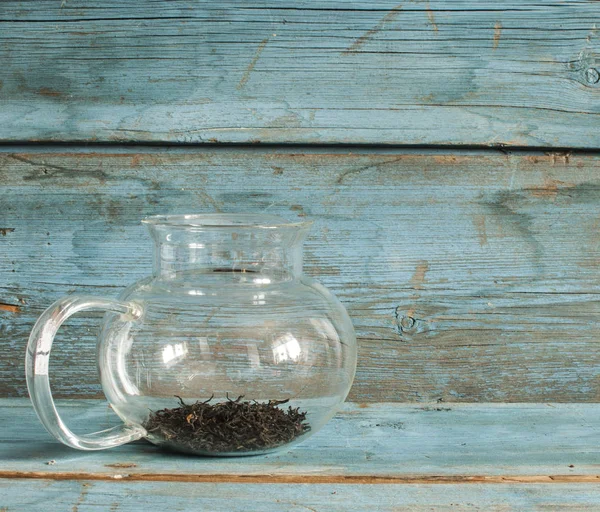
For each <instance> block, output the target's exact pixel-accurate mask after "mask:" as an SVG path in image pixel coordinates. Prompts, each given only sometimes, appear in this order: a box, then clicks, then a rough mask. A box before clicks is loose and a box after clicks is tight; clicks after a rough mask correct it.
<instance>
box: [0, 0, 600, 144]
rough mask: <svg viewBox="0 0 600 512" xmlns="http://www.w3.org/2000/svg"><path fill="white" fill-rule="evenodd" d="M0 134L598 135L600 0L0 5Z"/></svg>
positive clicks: (470, 139)
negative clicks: (0, 106)
mask: <svg viewBox="0 0 600 512" xmlns="http://www.w3.org/2000/svg"><path fill="white" fill-rule="evenodd" d="M0 34H1V35H0V56H1V58H2V63H3V65H2V68H1V69H0V102H1V103H2V109H0V140H2V141H146V142H148V141H169V142H178V143H189V142H195V143H197V142H201V143H210V142H285V143H288V142H294V143H298V142H307V143H375V144H413V145H414V144H443V145H451V144H456V145H469V144H475V145H484V146H495V145H511V146H530V147H531V146H535V147H542V146H543V147H557V146H561V147H575V148H597V147H600V135H599V133H600V131H599V130H598V126H599V125H600V107H599V105H600V102H599V101H598V100H599V99H600V82H597V81H596V80H595V79H594V77H596V76H597V73H596V72H597V70H598V69H600V19H599V13H598V7H597V2H595V1H594V0H582V1H578V2H563V1H561V0H550V1H546V2H523V1H521V0H501V1H494V2H492V1H487V0H486V1H479V2H473V1H466V0H431V1H427V2H423V1H421V2H401V3H398V2H397V1H384V0H374V1H372V2H368V3H365V2H357V1H351V2H347V1H342V0H331V1H329V2H326V3H323V2H317V1H316V0H294V1H288V2H284V3H282V2H281V1H280V0H264V1H261V2H259V3H258V4H254V5H249V4H243V3H241V2H239V1H237V0H226V1H223V2H219V3H218V4H215V3H214V2H208V1H207V0H201V1H198V2H193V3H190V2H187V1H183V0H174V1H169V2H145V3H144V4H143V5H139V4H138V3H135V4H134V3H127V2H125V3H123V2H119V1H117V0H103V1H102V3H101V4H100V3H99V2H97V1H92V0H69V1H68V2H62V3H61V2H60V1H57V0H39V1H35V2H33V1H22V0H5V1H3V2H2V3H1V5H0Z"/></svg>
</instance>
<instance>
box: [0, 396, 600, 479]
mask: <svg viewBox="0 0 600 512" xmlns="http://www.w3.org/2000/svg"><path fill="white" fill-rule="evenodd" d="M0 404H1V408H0V413H1V414H0V464H1V465H0V478H6V477H20V478H39V477H44V478H52V479H62V478H70V479H84V480H85V479H88V480H98V479H99V480H115V478H116V479H118V480H123V479H125V480H152V481H161V480H169V481H170V480H178V481H189V482H217V481H220V482H231V483H243V482H246V483H378V482H379V483H444V482H446V483H452V482H455V481H456V482H462V483H510V482H513V483H551V482H556V483H561V482H562V483H569V482H570V483H576V482H580V483H585V482H588V483H589V482H597V483H600V479H599V478H598V475H599V474H600V469H599V466H598V460H599V455H600V448H599V447H598V443H597V438H598V425H599V424H600V406H599V405H598V404H444V403H433V404H418V405H417V404H390V403H380V404H356V403H346V404H345V405H344V407H343V410H342V411H341V412H340V413H339V414H338V415H337V416H336V417H335V418H334V419H333V420H331V422H330V423H328V424H327V425H326V426H325V427H324V428H323V429H322V430H321V431H320V432H318V433H317V434H315V435H314V436H313V437H311V438H309V439H308V440H306V441H305V442H304V443H301V444H300V445H298V446H297V447H296V448H294V449H293V450H291V451H288V452H287V453H282V454H273V455H269V456H264V457H247V458H239V457H233V458H198V457H189V456H181V455H178V454H173V453H171V452H166V451H162V450H159V449H158V448H157V447H155V446H154V445H151V444H149V443H147V442H145V441H140V442H138V443H132V444H129V445H125V446H122V447H119V448H116V449H111V450H104V451H99V452H93V453H92V452H82V451H77V450H73V449H71V448H68V447H66V446H63V445H62V444H60V443H59V442H58V441H56V440H54V438H52V437H51V436H50V434H48V433H46V431H45V430H44V428H43V427H42V425H41V423H40V422H39V421H38V419H37V417H36V416H35V413H34V412H33V408H32V407H31V405H30V403H29V401H28V400H26V399H22V398H20V399H1V400H0ZM60 411H61V414H62V415H64V417H65V418H66V420H65V421H66V422H67V424H69V425H70V426H71V425H72V426H74V428H75V429H77V431H78V432H81V433H86V432H91V431H93V430H99V429H104V428H109V427H111V426H113V425H116V424H118V423H119V421H120V420H119V419H118V418H117V416H116V415H115V414H114V413H113V412H112V410H110V408H109V407H108V405H107V403H106V402H105V401H103V400H87V401H82V400H77V401H63V402H61V405H60ZM50 460H53V461H54V463H53V464H52V465H48V464H47V462H48V461H50ZM571 466H572V467H571ZM115 475H121V476H117V477H115ZM125 475H126V476H125Z"/></svg>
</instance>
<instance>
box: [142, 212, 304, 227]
mask: <svg viewBox="0 0 600 512" xmlns="http://www.w3.org/2000/svg"><path fill="white" fill-rule="evenodd" d="M313 223H314V221H312V220H301V221H288V220H286V219H284V218H283V217H279V216H277V215H270V214H263V213H249V212H248V213H193V214H169V215H150V216H148V217H145V218H143V219H142V224H146V225H148V226H153V227H168V228H183V229H189V228H202V229H205V228H206V229H282V228H293V229H299V228H308V227H310V226H311V225H312V224H313Z"/></svg>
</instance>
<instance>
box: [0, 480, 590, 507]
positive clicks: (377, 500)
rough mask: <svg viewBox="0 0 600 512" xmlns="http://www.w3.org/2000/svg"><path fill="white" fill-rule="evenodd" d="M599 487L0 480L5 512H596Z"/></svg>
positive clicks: (0, 504)
mask: <svg viewBox="0 0 600 512" xmlns="http://www.w3.org/2000/svg"><path fill="white" fill-rule="evenodd" d="M599 502H600V487H599V486H597V485H589V484H583V485H582V484H554V485H547V484H537V485H528V484H518V485H480V484H472V485H444V484H433V485H331V484H324V485H276V484H265V485H259V484H208V483H207V484H194V483H178V482H134V483H132V482H118V483H114V482H94V481H91V482H80V481H58V482H56V481H50V482H48V481H43V480H40V481H37V480H36V481H30V480H13V479H10V480H1V479H0V506H4V508H5V510H7V511H12V510H17V511H18V510H42V509H43V510H45V511H47V512H55V511H56V512H64V511H66V510H69V511H75V512H96V511H98V510H106V511H111V512H112V511H115V512H116V511H118V512H145V511H147V510H155V509H156V507H157V506H159V507H160V509H161V510H178V511H183V510H210V511H211V512H307V511H310V512H364V511H365V510H377V511H378V512H402V511H406V512H425V511H427V512H430V511H431V510H484V511H489V510H502V511H507V512H510V511H523V510H527V511H544V512H547V511H556V512H562V511H564V510H577V511H587V510H590V511H593V510H598V503H599Z"/></svg>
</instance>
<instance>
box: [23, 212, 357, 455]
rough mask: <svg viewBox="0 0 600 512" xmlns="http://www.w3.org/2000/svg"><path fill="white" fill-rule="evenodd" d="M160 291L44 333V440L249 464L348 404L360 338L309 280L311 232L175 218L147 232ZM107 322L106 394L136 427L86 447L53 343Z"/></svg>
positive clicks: (251, 219)
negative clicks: (58, 403)
mask: <svg viewBox="0 0 600 512" xmlns="http://www.w3.org/2000/svg"><path fill="white" fill-rule="evenodd" d="M142 222H143V223H145V224H146V225H147V226H148V228H149V230H150V233H151V235H152V237H153V239H154V242H155V249H154V251H155V252H154V269H153V273H152V275H151V276H150V277H148V278H146V279H143V280H141V281H138V282H137V283H135V284H133V285H131V286H129V287H128V288H127V289H126V290H125V291H124V292H123V293H122V294H121V296H120V298H119V300H114V299H110V298H96V297H91V296H83V295H72V296H69V297H66V298H63V299H61V300H58V301H57V302H55V303H54V304H53V305H52V306H50V307H49V308H48V309H47V310H46V311H45V312H44V313H43V314H42V315H41V317H40V318H39V319H38V321H37V323H36V324H35V326H34V328H33V331H32V333H31V336H30V338H29V344H28V347H27V355H26V372H27V387H28V389H29V394H30V396H31V400H32V402H33V405H34V408H35V410H36V412H37V414H38V416H39V418H40V420H41V422H42V423H43V424H44V426H45V427H46V429H47V430H48V431H49V432H50V433H51V434H52V435H54V436H55V437H56V438H57V439H59V440H60V441H62V442H63V443H64V444H66V445H68V446H71V447H73V448H78V449H81V450H101V449H105V448H110V447H113V446H118V445H121V444H124V443H127V442H129V441H133V440H136V439H140V438H146V439H147V440H149V441H150V442H152V443H154V444H156V445H159V446H165V447H168V448H171V449H174V450H177V451H182V452H187V453H194V454H198V455H223V456H230V455H251V454H260V453H268V452H272V451H275V450H278V449H281V448H283V447H289V446H291V445H293V444H295V443H297V442H300V441H302V440H304V439H306V438H307V437H308V436H309V435H311V434H313V433H315V432H317V431H318V430H319V429H320V428H321V427H322V426H323V425H324V424H325V423H326V422H327V421H328V420H329V419H330V418H331V417H332V416H333V415H334V414H335V412H336V409H337V408H338V406H339V405H340V404H341V403H342V402H343V401H344V399H345V398H346V396H347V394H348V392H349V390H350V386H351V385H352V381H353V378H354V373H355V369H356V338H355V334H354V330H353V327H352V323H351V321H350V318H349V317H348V314H347V313H346V310H345V309H344V307H343V306H342V305H341V304H340V302H339V301H338V300H337V299H336V298H335V297H334V296H333V295H332V294H331V293H330V292H329V291H328V290H327V289H326V288H325V287H323V286H322V285H320V284H319V283H317V282H316V281H314V280H313V279H311V278H309V277H306V276H304V275H303V274H302V244H303V241H304V238H305V237H306V235H307V233H308V231H309V229H310V226H311V224H312V223H311V222H286V221H285V220H284V219H282V218H280V217H276V216H272V215H233V214H209V215H169V216H154V217H149V218H146V219H144V220H143V221H142ZM87 309H102V310H106V311H107V314H106V316H105V319H104V323H103V327H102V331H101V333H100V336H99V340H98V366H99V370H100V377H101V382H102V388H103V390H104V393H105V395H106V397H107V399H108V401H109V402H110V404H111V406H112V408H113V410H114V411H115V412H116V413H117V414H118V415H119V417H120V418H121V419H122V420H123V422H124V424H123V425H120V426H117V427H114V428H112V429H109V430H105V431H102V432H96V433H93V434H87V435H76V434H75V433H73V432H72V431H71V430H69V428H68V427H67V426H66V425H65V424H64V423H63V421H62V420H61V418H60V416H59V414H58V412H57V410H56V407H55V404H54V401H53V399H52V394H51V391H50V384H49V378H48V368H49V357H50V350H51V348H52V342H53V340H54V336H55V334H56V332H57V330H58V328H59V327H60V326H61V324H62V323H63V322H65V320H67V319H68V318H69V317H70V316H71V315H73V314H74V313H77V312H78V311H82V310H87Z"/></svg>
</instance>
